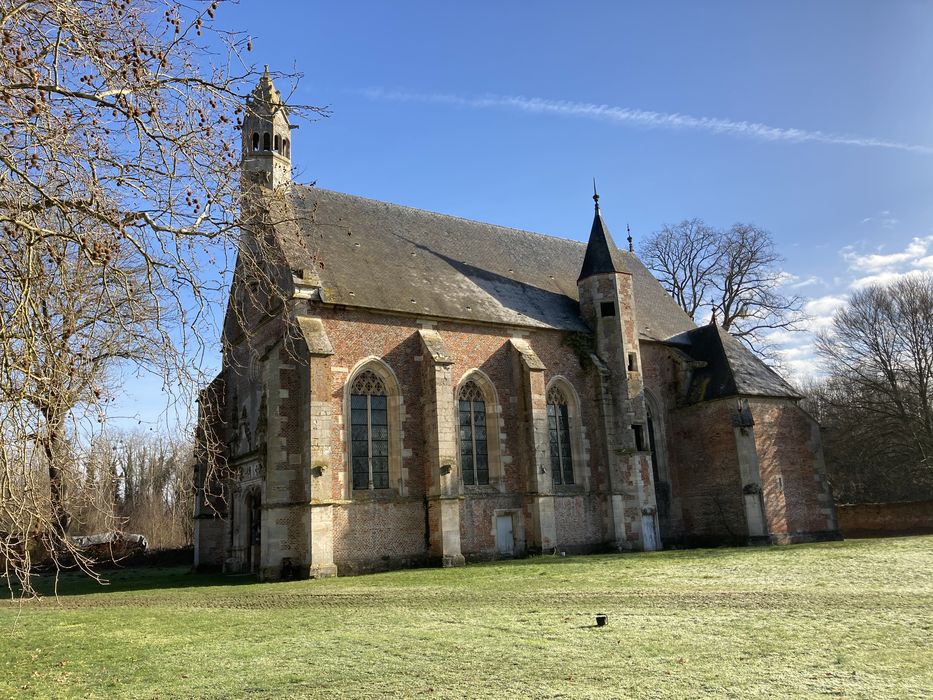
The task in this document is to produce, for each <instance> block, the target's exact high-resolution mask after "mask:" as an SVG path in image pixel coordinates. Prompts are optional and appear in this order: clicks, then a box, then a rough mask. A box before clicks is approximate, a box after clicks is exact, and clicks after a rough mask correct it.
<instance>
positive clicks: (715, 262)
mask: <svg viewBox="0 0 933 700" xmlns="http://www.w3.org/2000/svg"><path fill="white" fill-rule="evenodd" d="M639 253H640V254H641V258H642V260H644V261H645V264H646V265H647V266H648V269H649V270H651V271H652V272H653V273H654V274H655V276H656V277H657V278H658V279H659V280H660V281H661V284H663V285H664V286H665V288H666V289H667V291H668V293H669V294H670V295H671V296H672V297H674V301H676V302H677V303H678V304H679V305H680V307H681V308H682V309H683V310H684V311H686V312H687V314H688V315H689V316H690V318H692V319H694V320H696V316H697V313H698V312H699V311H700V309H701V307H703V306H705V305H708V304H709V298H710V295H711V293H712V292H713V290H714V289H715V281H716V278H717V276H718V275H719V271H720V269H721V260H722V256H723V250H722V235H721V233H720V232H719V231H717V230H716V229H714V228H711V227H709V226H707V225H706V224H705V223H704V222H703V220H702V219H684V220H683V221H681V222H680V223H679V224H675V225H669V224H664V227H663V228H662V229H661V230H660V231H656V232H655V233H653V234H652V235H651V236H650V237H649V238H648V239H646V240H645V242H644V243H643V244H642V245H641V249H640V251H639Z"/></svg>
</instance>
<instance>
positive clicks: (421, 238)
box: [283, 185, 695, 340]
mask: <svg viewBox="0 0 933 700" xmlns="http://www.w3.org/2000/svg"><path fill="white" fill-rule="evenodd" d="M287 196H288V199H289V205H290V209H291V215H293V216H295V217H297V220H298V226H297V232H296V233H293V234H291V235H287V234H283V236H284V238H285V239H286V240H283V248H285V250H286V254H287V256H288V257H289V260H290V264H291V265H292V266H293V267H301V266H304V265H309V264H310V261H311V260H312V259H314V260H317V261H319V263H321V264H322V265H323V266H321V265H320V264H319V265H315V266H314V267H315V269H317V272H318V275H319V278H320V283H321V298H322V301H324V302H325V303H330V304H340V305H345V306H355V307H364V308H371V309H379V310H384V311H394V312H403V313H414V314H419V315H428V316H438V317H446V318H453V319H461V320H465V321H482V322H489V323H497V324H508V325H518V326H532V327H541V328H556V329H561V330H568V331H586V330H588V328H587V326H586V324H585V323H584V321H583V319H582V318H581V317H580V309H579V303H578V302H579V299H578V295H577V278H578V276H579V274H580V272H581V270H582V269H583V267H584V257H585V254H586V245H585V244H584V243H581V242H579V241H572V240H568V239H566V238H557V237H554V236H545V235H541V234H537V233H530V232H528V231H522V230H518V229H513V228H506V227H503V226H493V225H491V224H486V223H481V222H478V221H470V220H467V219H461V218H458V217H454V216H445V215H443V214H435V213H433V212H428V211H423V210H420V209H412V208H410V207H405V206H400V205H397V204H388V203H385V202H379V201H375V200H372V199H366V198H363V197H356V196H352V195H347V194H341V193H338V192H331V191H329V190H323V189H320V188H317V187H307V186H299V185H293V186H292V187H290V188H289V191H288V195H287ZM597 220H598V221H600V222H601V217H599V216H597ZM596 223H597V222H594V228H595V226H596ZM602 226H603V227H605V224H604V223H603V224H602ZM286 229H287V227H283V230H286ZM606 234H607V236H608V231H607V232H606ZM607 240H608V244H609V245H611V238H608V239H607ZM609 256H610V258H611V260H610V262H611V265H612V266H613V269H615V270H619V271H625V272H630V273H631V274H632V276H633V284H634V294H635V307H636V314H637V317H638V323H639V331H640V333H641V335H642V336H643V337H646V338H651V339H656V340H663V339H665V338H669V337H671V336H673V335H676V334H678V333H683V332H685V331H687V330H690V329H692V328H694V327H695V326H694V324H693V322H692V321H691V320H690V318H689V316H687V314H686V313H684V311H683V310H682V309H681V308H680V307H679V306H678V305H677V304H676V303H675V302H674V300H673V299H671V297H670V296H668V294H667V293H666V292H665V291H664V289H663V288H662V287H661V285H660V284H659V283H658V282H657V280H655V279H654V277H653V276H652V275H651V273H650V272H649V271H648V270H647V269H646V268H645V266H644V265H642V264H641V262H640V261H639V260H638V259H637V258H636V257H635V256H634V255H633V254H632V253H629V252H625V251H620V250H618V249H617V248H616V247H615V246H614V245H611V248H609ZM601 264H607V263H606V261H605V260H603V261H602V262H601Z"/></svg>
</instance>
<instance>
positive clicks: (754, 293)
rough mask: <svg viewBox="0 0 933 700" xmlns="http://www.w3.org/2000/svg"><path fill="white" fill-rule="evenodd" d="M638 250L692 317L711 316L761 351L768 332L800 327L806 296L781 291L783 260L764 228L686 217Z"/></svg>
mask: <svg viewBox="0 0 933 700" xmlns="http://www.w3.org/2000/svg"><path fill="white" fill-rule="evenodd" d="M639 254H640V256H641V258H642V260H643V261H644V262H645V265H646V266H647V267H648V269H649V270H651V271H652V272H653V273H654V275H655V276H656V277H657V278H658V280H659V281H660V282H661V284H663V285H664V286H665V288H666V289H667V290H668V291H669V292H670V293H671V295H672V296H673V297H674V300H675V301H676V302H677V303H678V304H679V305H680V307H681V308H682V309H683V310H684V311H686V312H687V314H688V315H689V316H690V318H692V319H693V320H694V321H697V322H705V321H707V320H709V321H713V320H715V321H716V322H717V323H718V324H719V325H721V326H722V327H723V328H724V329H725V330H727V331H729V332H730V333H732V335H734V336H736V337H737V338H739V339H740V340H742V341H743V342H744V343H745V344H746V345H748V346H749V347H750V348H752V349H753V350H756V351H758V352H759V353H760V354H767V348H768V346H767V341H766V336H767V333H768V332H769V331H773V330H778V329H783V330H799V329H800V322H801V321H802V320H803V319H804V314H803V301H804V300H803V299H802V298H801V297H799V296H796V295H785V294H782V293H781V292H780V287H781V283H782V281H783V279H784V275H783V273H782V272H781V270H780V264H781V263H782V262H783V258H782V257H781V256H780V255H779V254H778V253H777V251H776V250H775V247H774V241H773V239H772V237H771V234H770V233H769V232H768V231H766V230H765V229H762V228H759V227H757V226H754V225H751V224H741V223H737V224H734V225H733V226H732V228H730V229H729V230H728V231H723V230H720V229H715V228H712V227H709V226H707V225H706V224H705V223H703V221H702V220H701V219H688V220H684V221H682V222H681V223H679V224H677V225H676V226H669V225H665V226H664V228H662V229H661V230H660V231H657V232H655V233H654V234H652V235H651V236H650V237H649V238H648V239H646V240H645V242H644V243H643V244H642V245H641V247H640V249H639ZM707 314H708V316H707ZM701 315H703V316H705V318H702V319H701V318H700V316H701Z"/></svg>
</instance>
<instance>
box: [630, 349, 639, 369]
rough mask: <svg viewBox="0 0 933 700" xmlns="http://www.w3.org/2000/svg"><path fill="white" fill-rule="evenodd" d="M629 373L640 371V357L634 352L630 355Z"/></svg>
mask: <svg viewBox="0 0 933 700" xmlns="http://www.w3.org/2000/svg"><path fill="white" fill-rule="evenodd" d="M628 371H629V372H637V371H638V355H636V354H635V353H634V352H630V353H629V354H628Z"/></svg>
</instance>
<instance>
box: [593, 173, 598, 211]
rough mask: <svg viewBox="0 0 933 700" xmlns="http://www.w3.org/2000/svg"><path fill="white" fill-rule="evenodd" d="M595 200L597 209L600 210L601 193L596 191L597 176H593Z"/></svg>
mask: <svg viewBox="0 0 933 700" xmlns="http://www.w3.org/2000/svg"><path fill="white" fill-rule="evenodd" d="M593 201H594V202H596V210H597V211H599V193H598V192H597V191H596V178H595V177H594V178H593Z"/></svg>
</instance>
